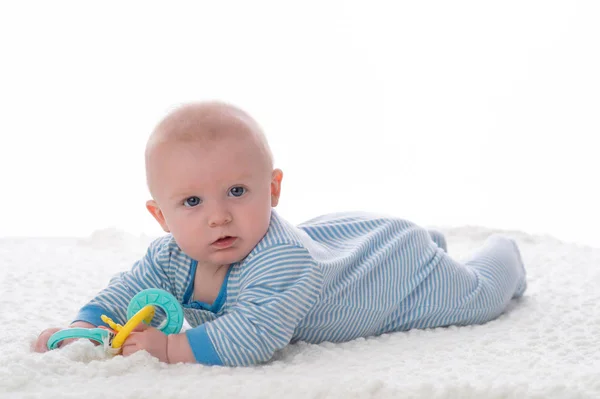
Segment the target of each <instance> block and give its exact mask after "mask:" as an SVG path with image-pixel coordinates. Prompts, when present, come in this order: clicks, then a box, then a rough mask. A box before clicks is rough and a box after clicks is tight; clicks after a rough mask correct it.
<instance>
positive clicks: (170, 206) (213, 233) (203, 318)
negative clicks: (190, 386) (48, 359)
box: [35, 102, 526, 366]
mask: <svg viewBox="0 0 600 399" xmlns="http://www.w3.org/2000/svg"><path fill="white" fill-rule="evenodd" d="M146 175H147V182H148V187H149V190H150V193H151V195H152V199H151V200H150V201H148V202H147V203H146V207H147V209H148V211H150V213H151V214H152V216H154V218H155V219H156V221H157V222H158V223H159V224H160V225H161V227H162V228H163V230H164V231H165V232H167V233H169V234H167V235H165V236H164V237H162V238H159V239H157V240H155V241H154V242H153V243H152V244H151V245H150V247H149V249H148V251H147V253H146V255H145V256H144V258H143V259H141V260H139V261H138V262H136V263H135V264H134V265H133V267H132V269H131V270H130V271H127V272H122V273H120V274H118V275H116V276H114V277H113V278H112V279H111V281H110V283H109V285H108V287H106V288H105V289H104V290H102V291H101V292H100V293H98V295H97V296H96V297H95V298H93V299H92V300H91V301H90V302H89V303H88V304H86V305H85V306H84V307H83V308H82V309H81V310H80V311H79V314H78V315H77V317H76V318H75V321H74V322H73V323H72V324H71V326H72V327H88V328H92V327H96V326H104V325H105V324H104V323H103V322H102V321H101V319H100V315H101V314H106V315H108V316H109V317H111V318H112V319H113V320H115V321H116V322H117V323H120V324H124V323H125V321H126V309H127V305H128V304H129V300H130V299H131V298H132V297H133V296H134V295H135V294H136V293H138V292H139V291H141V290H143V289H146V288H161V289H164V290H167V291H169V292H170V293H172V294H173V295H174V296H175V297H176V298H177V299H178V300H179V301H180V303H181V304H182V306H183V308H184V313H185V317H186V320H187V322H188V323H189V325H190V326H191V327H192V328H191V329H188V330H186V331H184V332H182V333H180V334H171V335H168V336H167V335H165V334H164V333H162V332H161V331H160V330H158V329H156V328H154V327H148V326H143V325H142V326H140V328H138V330H137V331H136V332H134V333H132V334H131V335H130V336H129V337H128V338H127V340H126V341H125V344H124V345H123V355H124V356H127V355H131V354H132V353H135V352H137V351H139V350H146V351H147V352H149V353H150V354H151V355H153V356H155V357H157V358H158V359H159V360H161V361H164V362H167V363H178V362H198V363H202V364H207V365H226V366H245V365H252V364H258V363H261V362H265V361H268V360H269V359H271V357H272V356H273V354H274V352H275V351H276V350H279V349H282V348H283V347H285V346H286V345H288V344H289V343H294V342H297V341H306V342H310V343H320V342H323V341H329V342H343V341H349V340H353V339H355V338H358V337H366V336H375V335H379V334H383V333H388V332H393V331H405V330H409V329H412V328H431V327H439V326H449V325H467V324H477V323H485V322H487V321H489V320H492V319H494V318H496V317H498V316H499V315H500V314H501V313H502V312H503V311H504V310H505V309H506V306H507V304H508V303H509V302H510V300H511V298H516V297H520V296H522V295H523V293H524V291H525V289H526V280H525V270H524V266H523V263H522V261H521V257H520V254H519V250H518V248H517V246H516V244H515V243H514V241H512V240H511V239H509V238H505V237H502V236H498V235H493V236H491V237H490V238H488V240H487V241H486V243H485V245H484V246H483V247H482V248H480V249H479V250H478V251H477V252H476V253H475V254H474V255H473V256H472V257H471V258H470V260H468V261H466V262H464V263H459V262H458V261H456V260H454V259H452V258H451V257H450V256H449V255H448V254H447V253H446V244H445V240H444V237H443V236H442V235H441V234H440V233H437V232H430V231H428V230H426V229H424V228H421V227H419V226H417V225H415V224H414V223H411V222H409V221H407V220H403V219H399V218H394V217H389V216H380V215H375V214H367V213H339V214H331V215H325V216H321V217H318V218H316V219H312V220H310V221H307V222H305V223H302V224H300V225H298V226H294V225H292V224H290V223H288V222H287V221H286V220H285V219H283V218H282V217H281V216H280V215H279V214H278V213H277V212H275V210H274V209H273V208H274V207H276V206H277V203H278V202H279V196H280V194H281V181H282V177H283V174H282V171H281V170H280V169H274V167H273V159H272V155H271V151H270V149H269V145H268V143H267V141H266V139H265V136H264V135H263V133H262V131H261V128H260V127H259V125H258V124H257V123H256V122H255V121H254V120H253V119H252V118H251V117H250V116H249V115H248V114H246V113H245V112H243V111H242V110H240V109H238V108H236V107H234V106H231V105H228V104H224V103H219V102H204V103H194V104H187V105H184V106H182V107H180V108H178V109H176V110H175V111H173V112H172V113H170V114H169V115H167V117H166V118H165V119H164V120H162V121H161V122H160V123H159V124H158V126H157V127H156V129H155V130H154V132H153V133H152V135H151V136H150V139H149V140H148V144H147V147H146ZM160 321H161V320H160V317H155V320H154V321H153V323H152V325H153V326H156V325H158V324H159V323H160ZM57 330H58V329H57V328H51V329H47V330H45V331H43V332H42V333H41V334H40V336H39V337H38V339H37V341H36V343H35V350H36V351H39V352H43V351H45V350H46V344H47V342H48V338H49V337H50V335H52V334H53V333H54V332H55V331H57Z"/></svg>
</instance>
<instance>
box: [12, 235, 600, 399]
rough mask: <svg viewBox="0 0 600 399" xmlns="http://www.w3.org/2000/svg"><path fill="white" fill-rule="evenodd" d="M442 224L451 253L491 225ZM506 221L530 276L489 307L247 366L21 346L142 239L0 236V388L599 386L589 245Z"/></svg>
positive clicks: (598, 319) (462, 390)
mask: <svg viewBox="0 0 600 399" xmlns="http://www.w3.org/2000/svg"><path fill="white" fill-rule="evenodd" d="M441 230H442V231H443V232H444V233H445V234H446V235H447V239H448V244H449V253H450V254H451V255H453V256H455V257H457V258H459V259H460V258H464V257H466V256H467V255H468V254H469V252H470V251H472V250H474V249H475V248H476V247H477V246H478V245H481V244H482V243H483V241H484V240H485V238H486V237H487V236H488V235H489V234H491V233H493V231H491V230H488V229H484V228H478V227H462V228H454V229H441ZM504 233H505V234H507V235H509V236H511V237H513V238H515V239H516V240H517V242H518V243H519V245H520V247H521V251H522V256H523V260H524V262H525V265H526V268H527V272H528V284H529V287H528V290H527V292H526V294H525V296H524V298H522V299H521V300H519V301H513V302H512V303H511V305H510V307H509V309H507V311H506V312H505V313H504V314H503V315H502V316H501V317H499V318H498V319H496V320H494V321H492V322H489V323H487V324H485V325H478V326H468V327H449V328H437V329H431V330H412V331H409V332H399V333H393V334H386V335H383V336H379V337H371V338H367V339H357V340H355V341H352V342H347V343H343V344H331V343H323V344H320V345H308V344H305V343H299V344H296V345H291V346H289V347H287V348H286V349H284V350H282V351H280V352H278V353H277V354H276V356H275V358H274V359H273V360H272V361H270V362H269V363H267V364H265V365H260V366H256V367H248V368H225V367H205V366H201V365H184V364H178V365H166V364H162V363H159V362H158V361H157V360H156V359H154V358H152V357H151V356H150V355H148V354H147V353H146V352H139V353H137V354H135V355H133V356H130V357H127V358H123V357H121V356H117V357H107V356H106V355H104V352H103V351H102V349H101V347H95V346H93V345H92V344H91V343H89V342H83V341H80V342H76V343H74V344H72V345H69V346H67V347H65V348H63V349H61V350H55V351H51V352H48V353H45V354H38V353H32V352H31V351H30V344H31V343H32V342H33V341H34V339H35V337H36V336H37V334H38V333H39V332H40V331H41V330H43V329H44V328H47V327H50V326H57V327H60V326H66V325H67V324H68V323H69V321H70V320H71V318H72V317H73V316H74V314H75V313H76V312H77V310H78V309H79V307H81V306H82V305H83V304H84V303H85V302H86V301H87V300H89V299H90V298H91V297H92V296H93V295H94V294H95V293H96V292H97V291H98V290H100V289H101V288H103V287H104V286H105V285H106V284H107V282H108V279H109V278H110V276H111V275H113V274H114V273H116V272H118V271H121V270H126V269H128V268H129V267H130V266H131V264H132V262H134V261H135V260H136V259H138V258H139V257H141V256H142V255H143V253H144V251H145V248H146V244H147V243H148V242H149V238H147V237H140V238H139V237H133V236H131V235H128V234H125V233H121V232H118V231H113V230H104V231H98V232H96V233H95V234H93V235H92V236H91V237H90V238H88V239H67V238H65V239H62V238H61V239H58V238H57V239H36V238H18V239H17V238H14V239H6V238H5V239H0V269H1V270H0V298H1V304H0V305H1V311H0V325H1V326H2V334H0V359H1V361H0V397H1V398H107V397H110V398H111V399H117V398H157V399H159V398H160V399H165V398H184V397H198V398H211V399H212V398H219V397H234V396H236V397H243V398H262V397H277V398H338V397H339V398H371V397H372V398H386V397H406V398H458V397H460V398H475V397H476V398H481V397H484V398H578V397H582V398H586V397H589V398H594V397H600V339H599V336H600V335H599V332H600V306H599V298H600V290H599V289H598V287H599V286H600V249H596V248H590V247H585V246H580V245H576V244H571V243H564V242H561V241H558V240H556V239H554V238H552V237H547V236H531V235H527V234H524V233H519V232H504Z"/></svg>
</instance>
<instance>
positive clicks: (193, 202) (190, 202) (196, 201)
mask: <svg viewBox="0 0 600 399" xmlns="http://www.w3.org/2000/svg"><path fill="white" fill-rule="evenodd" d="M200 202H201V201H200V198H199V197H196V196H193V197H189V198H187V199H186V200H185V201H183V205H185V206H187V207H189V208H192V207H194V206H198V205H200Z"/></svg>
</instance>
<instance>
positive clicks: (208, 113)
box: [145, 101, 273, 170]
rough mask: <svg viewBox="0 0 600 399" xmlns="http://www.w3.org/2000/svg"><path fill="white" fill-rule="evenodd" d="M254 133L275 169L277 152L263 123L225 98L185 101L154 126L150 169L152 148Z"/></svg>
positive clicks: (148, 148)
mask: <svg viewBox="0 0 600 399" xmlns="http://www.w3.org/2000/svg"><path fill="white" fill-rule="evenodd" d="M247 136H251V137H252V138H253V139H254V141H255V143H256V145H257V147H258V149H259V151H260V152H261V153H262V155H263V156H264V157H265V160H266V162H267V166H268V168H269V170H272V169H273V154H272V152H271V148H270V147H269V143H268V142H267V138H266V136H265V134H264V133H263V130H262V128H261V127H260V125H259V124H258V123H257V122H256V121H255V120H254V119H253V118H252V117H251V116H250V115H249V114H248V113H246V112H245V111H243V110H242V109H240V108H238V107H236V106H234V105H232V104H229V103H226V102H222V101H205V102H192V103H186V104H183V105H181V106H179V107H177V108H175V109H174V110H173V111H171V112H170V113H168V114H167V115H166V116H165V117H164V118H163V119H162V120H161V121H160V122H159V123H158V124H157V125H156V127H155V128H154V130H153V131H152V134H151V135H150V137H149V138H148V142H147V144H146V152H145V161H146V170H148V163H149V158H150V154H151V153H152V150H153V149H154V148H155V147H156V146H158V145H160V144H161V143H166V142H171V141H182V142H192V141H193V142H201V143H203V144H206V145H208V146H210V145H212V144H214V143H215V142H217V141H219V140H221V139H225V138H232V137H233V138H236V137H239V138H243V137H247Z"/></svg>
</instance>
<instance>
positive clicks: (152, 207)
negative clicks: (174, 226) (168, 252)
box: [146, 200, 170, 233]
mask: <svg viewBox="0 0 600 399" xmlns="http://www.w3.org/2000/svg"><path fill="white" fill-rule="evenodd" d="M146 209H148V212H150V213H151V214H152V216H154V219H156V221H157V222H158V224H160V227H162V229H163V230H164V231H165V232H167V233H169V232H170V230H169V226H167V221H166V220H165V216H164V215H163V213H162V211H161V210H160V208H159V207H158V204H157V203H156V201H154V200H149V201H147V202H146Z"/></svg>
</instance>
